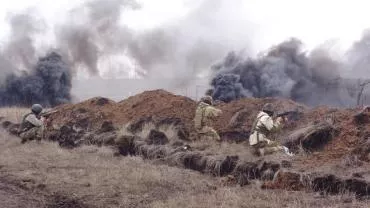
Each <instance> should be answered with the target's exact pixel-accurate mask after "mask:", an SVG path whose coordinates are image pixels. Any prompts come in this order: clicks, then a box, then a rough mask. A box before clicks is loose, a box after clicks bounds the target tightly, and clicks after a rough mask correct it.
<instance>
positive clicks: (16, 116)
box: [0, 108, 30, 123]
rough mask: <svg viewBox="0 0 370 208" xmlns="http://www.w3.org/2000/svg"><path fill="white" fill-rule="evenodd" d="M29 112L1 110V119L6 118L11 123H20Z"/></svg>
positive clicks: (20, 109)
mask: <svg viewBox="0 0 370 208" xmlns="http://www.w3.org/2000/svg"><path fill="white" fill-rule="evenodd" d="M29 111H30V110H29V109H28V108H0V117H5V118H7V120H9V121H12V122H15V123H20V122H21V121H22V118H23V116H24V115H25V114H26V113H28V112H29Z"/></svg>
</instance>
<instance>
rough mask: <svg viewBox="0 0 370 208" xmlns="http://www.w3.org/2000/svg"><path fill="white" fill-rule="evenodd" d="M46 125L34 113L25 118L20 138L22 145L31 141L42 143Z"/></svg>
mask: <svg viewBox="0 0 370 208" xmlns="http://www.w3.org/2000/svg"><path fill="white" fill-rule="evenodd" d="M43 133H44V124H43V121H42V120H41V119H39V118H38V117H37V116H36V115H35V114H34V113H29V114H27V115H25V116H24V117H23V120H22V123H21V126H20V131H19V136H20V137H21V138H22V143H26V142H27V141H29V140H34V139H36V140H38V141H40V140H41V139H42V138H43Z"/></svg>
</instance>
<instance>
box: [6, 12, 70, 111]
mask: <svg viewBox="0 0 370 208" xmlns="http://www.w3.org/2000/svg"><path fill="white" fill-rule="evenodd" d="M8 20H9V24H10V29H11V31H10V36H9V40H8V42H7V43H6V44H5V45H4V48H3V50H2V51H1V53H0V72H1V73H0V74H1V75H0V106H30V105H32V104H34V103H40V104H42V105H44V106H55V105H58V104H62V103H67V102H69V101H70V100H71V95H70V91H71V87H72V85H71V78H72V77H71V69H70V68H69V67H68V66H67V65H66V64H65V63H64V62H63V60H62V57H61V56H60V55H59V54H57V53H54V52H51V53H49V54H47V55H46V56H45V57H42V58H40V59H39V60H38V61H37V58H36V57H37V53H36V52H37V49H36V47H35V42H34V38H35V36H36V35H38V34H41V33H42V32H43V31H44V29H45V24H44V22H43V21H42V20H40V19H39V18H37V16H36V15H35V14H33V13H32V12H31V11H26V12H25V13H20V14H16V15H10V16H9V18H8Z"/></svg>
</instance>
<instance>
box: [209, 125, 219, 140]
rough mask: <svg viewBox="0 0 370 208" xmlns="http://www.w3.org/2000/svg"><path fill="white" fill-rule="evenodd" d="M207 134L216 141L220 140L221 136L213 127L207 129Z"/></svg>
mask: <svg viewBox="0 0 370 208" xmlns="http://www.w3.org/2000/svg"><path fill="white" fill-rule="evenodd" d="M209 134H210V135H211V137H212V138H213V139H214V140H216V141H221V137H220V135H218V133H217V131H216V130H214V129H213V128H210V130H209Z"/></svg>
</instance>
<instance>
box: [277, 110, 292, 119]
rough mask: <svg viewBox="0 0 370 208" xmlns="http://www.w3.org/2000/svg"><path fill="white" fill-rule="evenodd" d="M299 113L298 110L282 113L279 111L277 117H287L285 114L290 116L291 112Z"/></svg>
mask: <svg viewBox="0 0 370 208" xmlns="http://www.w3.org/2000/svg"><path fill="white" fill-rule="evenodd" d="M296 113H298V111H284V112H281V113H277V114H276V116H275V117H276V118H279V117H285V116H288V115H291V114H296Z"/></svg>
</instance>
